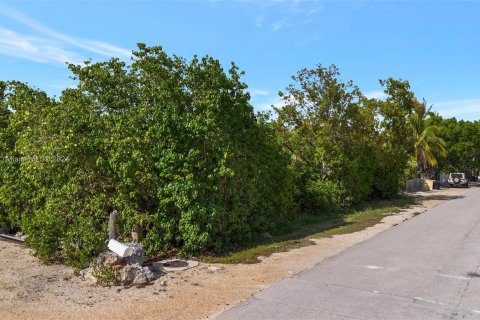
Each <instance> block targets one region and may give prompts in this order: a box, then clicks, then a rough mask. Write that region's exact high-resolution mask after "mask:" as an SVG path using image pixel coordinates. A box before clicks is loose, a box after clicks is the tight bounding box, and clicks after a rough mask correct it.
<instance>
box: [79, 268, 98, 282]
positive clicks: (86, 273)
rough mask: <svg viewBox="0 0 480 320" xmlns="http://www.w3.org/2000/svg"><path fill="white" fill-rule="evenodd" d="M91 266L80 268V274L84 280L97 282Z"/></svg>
mask: <svg viewBox="0 0 480 320" xmlns="http://www.w3.org/2000/svg"><path fill="white" fill-rule="evenodd" d="M92 272H93V268H91V267H90V268H86V269H83V270H80V276H81V277H83V278H84V279H86V280H89V281H92V282H93V283H96V282H97V278H95V277H94V276H93V274H92Z"/></svg>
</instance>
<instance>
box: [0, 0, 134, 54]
mask: <svg viewBox="0 0 480 320" xmlns="http://www.w3.org/2000/svg"><path fill="white" fill-rule="evenodd" d="M0 15H3V16H6V17H8V18H10V19H12V20H14V21H16V22H19V23H21V24H23V25H24V26H27V27H29V28H30V29H31V31H32V32H34V33H35V34H34V35H27V34H20V33H17V32H15V31H12V30H8V29H2V33H1V34H0V45H1V47H0V52H1V53H3V54H6V55H10V56H15V57H18V58H23V59H28V60H32V61H38V62H55V63H58V62H61V63H64V62H65V61H69V62H78V61H82V60H85V59H84V58H83V59H82V58H80V57H79V55H78V53H74V52H73V49H76V51H78V49H82V50H83V51H87V52H90V53H96V54H99V55H102V56H106V57H119V58H129V57H130V56H131V52H130V51H129V50H127V49H124V48H121V47H117V46H114V45H112V44H109V43H106V42H102V41H96V40H89V39H80V38H76V37H73V36H70V35H67V34H63V33H60V32H57V31H55V30H52V29H50V28H48V27H46V26H45V25H43V24H41V23H40V22H38V21H35V20H33V19H31V18H29V17H28V16H26V15H24V14H23V13H21V12H19V11H17V10H14V9H12V8H10V7H8V6H6V5H4V4H1V3H0Z"/></svg>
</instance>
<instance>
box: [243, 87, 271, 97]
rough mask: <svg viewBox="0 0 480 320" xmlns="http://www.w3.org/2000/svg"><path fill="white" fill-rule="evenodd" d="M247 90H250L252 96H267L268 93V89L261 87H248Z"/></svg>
mask: <svg viewBox="0 0 480 320" xmlns="http://www.w3.org/2000/svg"><path fill="white" fill-rule="evenodd" d="M248 92H250V96H252V97H268V96H269V95H270V91H268V90H263V89H255V88H250V89H248Z"/></svg>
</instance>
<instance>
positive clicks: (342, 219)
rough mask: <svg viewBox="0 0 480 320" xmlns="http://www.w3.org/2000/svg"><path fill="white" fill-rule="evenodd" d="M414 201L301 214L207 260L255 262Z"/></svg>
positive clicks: (369, 222) (367, 223)
mask: <svg viewBox="0 0 480 320" xmlns="http://www.w3.org/2000/svg"><path fill="white" fill-rule="evenodd" d="M414 204H416V200H415V198H413V197H411V196H401V197H397V198H395V199H392V200H379V201H371V202H368V204H366V205H362V206H358V207H357V208H350V209H348V210H343V211H337V212H333V213H330V214H325V215H301V216H299V217H298V218H297V219H296V220H294V221H292V222H290V223H289V224H288V225H287V226H284V227H283V228H279V229H277V230H274V232H273V233H272V234H271V235H270V234H268V235H266V234H263V235H259V237H257V238H256V239H254V240H253V241H250V242H248V243H245V244H243V246H242V247H241V248H240V249H238V250H235V251H232V252H229V253H227V254H223V255H214V254H213V255H207V256H203V257H201V260H202V261H205V262H210V263H257V262H260V260H259V259H258V258H259V257H260V256H263V257H268V256H269V255H271V254H273V253H275V252H284V251H289V250H292V249H295V248H300V247H304V246H308V245H312V244H314V242H313V241H312V240H311V239H314V238H329V237H332V236H334V235H340V234H347V233H353V232H357V231H362V230H364V229H366V228H368V227H371V226H374V225H376V224H377V223H379V222H380V221H381V220H382V219H383V218H384V217H386V216H388V215H391V214H395V213H398V212H400V211H401V210H402V209H405V208H408V207H410V206H411V205H414Z"/></svg>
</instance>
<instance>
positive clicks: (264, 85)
mask: <svg viewBox="0 0 480 320" xmlns="http://www.w3.org/2000/svg"><path fill="white" fill-rule="evenodd" d="M479 17H480V2H477V1H469V2H461V1H452V2H448V1H442V2H435V1H397V2H387V1H300V0H297V1H281V0H278V1H248V0H243V1H212V0H211V1H144V2H143V1H135V2H133V1H132V2H128V1H118V2H117V1H82V2H80V1H78V2H76V1H0V80H20V81H27V82H28V83H30V84H31V85H34V86H37V87H39V88H41V89H43V90H45V91H47V92H48V93H49V94H51V95H57V96H58V95H59V94H60V92H61V90H62V89H63V88H65V87H66V86H72V85H74V84H75V83H74V82H73V81H72V80H70V79H69V76H70V73H69V71H68V70H67V68H66V66H65V65H64V61H65V60H68V61H72V62H81V61H83V60H85V59H87V58H92V59H93V60H94V61H103V60H106V59H108V58H109V57H111V56H116V57H119V58H122V59H125V60H128V59H129V52H130V51H131V50H132V49H135V46H136V43H138V42H144V43H146V44H147V45H161V46H163V47H164V49H165V50H166V51H167V52H168V53H169V54H177V55H180V56H183V57H185V58H187V59H190V58H191V57H192V56H193V55H194V54H197V55H205V54H209V55H211V56H213V57H215V58H218V59H219V60H220V61H221V62H222V63H223V64H224V65H225V66H228V65H229V63H230V61H234V62H235V63H236V64H237V65H238V66H239V67H240V69H241V70H244V71H245V73H246V74H245V76H244V78H243V80H244V81H245V82H246V83H247V84H248V85H249V90H250V91H251V93H252V104H253V105H254V106H255V108H256V109H257V110H267V109H268V108H269V106H270V105H271V104H278V103H279V102H278V97H277V92H278V91H279V90H283V89H284V88H285V87H286V86H287V85H288V84H289V83H290V81H291V80H290V76H291V75H293V74H294V73H296V72H297V71H298V70H300V69H301V68H304V67H307V68H313V67H314V66H315V65H316V64H318V63H321V64H322V65H324V66H327V65H330V64H332V63H334V64H336V65H337V66H338V67H339V68H340V71H341V73H342V79H343V80H353V81H354V83H355V84H357V85H358V86H359V87H360V89H361V90H362V92H364V93H365V94H366V95H367V96H371V97H380V98H381V97H382V89H381V87H380V85H379V83H378V79H384V78H387V77H395V78H402V79H406V80H409V81H410V83H411V85H412V88H413V90H414V91H415V93H416V94H417V96H418V97H419V98H420V99H421V98H425V99H426V100H427V102H428V103H429V104H433V105H434V110H435V111H437V112H439V113H440V114H441V115H443V116H445V117H453V116H455V117H457V118H458V119H466V120H479V119H480V19H479Z"/></svg>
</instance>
